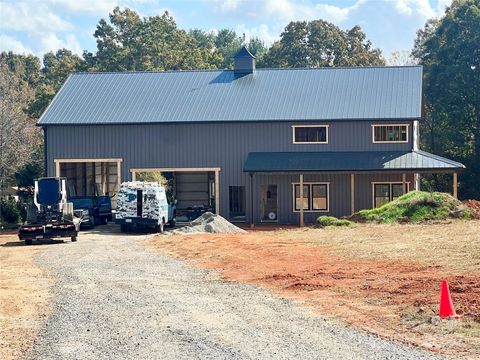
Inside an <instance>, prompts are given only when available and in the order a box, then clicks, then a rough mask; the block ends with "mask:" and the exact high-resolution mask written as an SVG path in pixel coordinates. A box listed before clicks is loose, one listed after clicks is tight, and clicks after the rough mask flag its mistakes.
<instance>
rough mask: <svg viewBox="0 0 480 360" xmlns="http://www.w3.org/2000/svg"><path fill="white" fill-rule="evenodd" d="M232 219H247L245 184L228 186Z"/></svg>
mask: <svg viewBox="0 0 480 360" xmlns="http://www.w3.org/2000/svg"><path fill="white" fill-rule="evenodd" d="M228 196H229V200H230V201H229V210H230V219H232V220H237V221H245V199H246V198H245V186H230V187H229V188H228Z"/></svg>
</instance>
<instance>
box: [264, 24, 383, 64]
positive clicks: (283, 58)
mask: <svg viewBox="0 0 480 360" xmlns="http://www.w3.org/2000/svg"><path fill="white" fill-rule="evenodd" d="M370 65H385V60H384V59H383V58H382V56H381V51H380V50H379V49H374V48H372V44H371V42H370V41H368V40H366V35H365V33H364V32H363V31H362V30H361V28H360V27H359V26H354V27H353V28H352V29H350V30H348V31H343V30H341V29H340V28H339V27H337V26H336V25H334V24H331V23H329V22H327V21H324V20H314V21H310V22H307V21H292V22H290V23H289V24H288V25H287V26H286V28H285V30H284V31H283V32H282V34H281V35H280V40H279V41H276V42H274V43H273V44H272V46H271V48H270V49H269V52H268V54H267V55H266V56H265V57H264V59H263V61H262V62H261V64H260V66H265V67H321V66H326V67H330V66H370Z"/></svg>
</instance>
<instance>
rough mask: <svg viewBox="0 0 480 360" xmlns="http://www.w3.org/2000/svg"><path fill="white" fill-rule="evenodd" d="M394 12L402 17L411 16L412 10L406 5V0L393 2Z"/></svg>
mask: <svg viewBox="0 0 480 360" xmlns="http://www.w3.org/2000/svg"><path fill="white" fill-rule="evenodd" d="M395 10H397V12H398V13H399V14H402V15H412V8H411V7H410V5H409V4H408V0H397V1H395Z"/></svg>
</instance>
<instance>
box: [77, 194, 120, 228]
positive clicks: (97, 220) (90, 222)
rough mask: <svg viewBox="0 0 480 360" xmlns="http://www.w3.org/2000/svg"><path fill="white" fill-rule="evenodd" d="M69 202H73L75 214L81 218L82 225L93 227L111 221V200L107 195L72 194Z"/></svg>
mask: <svg viewBox="0 0 480 360" xmlns="http://www.w3.org/2000/svg"><path fill="white" fill-rule="evenodd" d="M69 202H71V203H73V210H74V212H75V215H76V216H78V217H80V218H81V219H82V222H81V226H82V227H88V228H93V227H95V226H96V225H102V224H106V223H107V222H108V221H112V202H111V199H110V196H108V195H105V196H73V197H70V199H69Z"/></svg>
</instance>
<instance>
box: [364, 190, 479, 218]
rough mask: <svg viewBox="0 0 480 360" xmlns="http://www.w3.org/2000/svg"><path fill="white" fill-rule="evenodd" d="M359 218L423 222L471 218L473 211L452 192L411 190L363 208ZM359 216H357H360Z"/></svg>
mask: <svg viewBox="0 0 480 360" xmlns="http://www.w3.org/2000/svg"><path fill="white" fill-rule="evenodd" d="M358 217H359V220H363V221H367V222H378V223H393V222H414V223H417V222H422V221H426V220H445V219H448V218H463V219H469V218H471V212H470V210H468V209H467V208H465V207H464V206H463V205H462V203H461V202H460V201H458V200H457V199H455V198H454V197H453V196H451V195H450V194H446V193H440V192H433V193H428V192H423V191H411V192H409V193H407V194H405V195H403V196H401V197H399V198H398V199H395V200H393V201H391V202H389V203H387V204H385V205H383V206H381V207H379V208H376V209H371V210H361V211H359V212H358ZM358 217H357V218H358Z"/></svg>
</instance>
